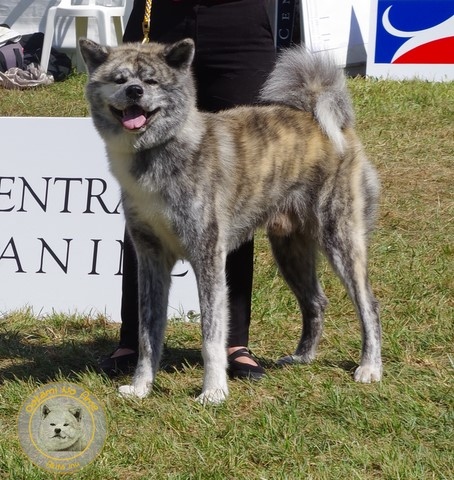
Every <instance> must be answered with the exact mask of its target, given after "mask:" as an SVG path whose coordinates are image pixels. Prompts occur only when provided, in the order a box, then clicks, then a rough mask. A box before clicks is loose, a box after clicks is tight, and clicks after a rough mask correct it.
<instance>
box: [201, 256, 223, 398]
mask: <svg viewBox="0 0 454 480" xmlns="http://www.w3.org/2000/svg"><path fill="white" fill-rule="evenodd" d="M225 258H226V255H225V253H224V252H220V251H219V250H216V249H213V251H212V252H205V255H203V258H201V259H200V260H199V261H197V262H195V263H197V265H195V266H194V268H195V271H196V274H197V281H198V287H199V299H200V310H201V317H202V337H203V339H202V340H203V345H202V356H203V362H204V377H203V387H202V393H201V394H200V395H199V397H198V401H199V402H200V403H202V404H219V403H222V402H223V401H224V400H225V399H226V398H227V395H228V387H227V372H226V370H227V352H226V343H227V329H228V321H229V318H228V316H229V315H228V294H227V282H226V278H225Z"/></svg>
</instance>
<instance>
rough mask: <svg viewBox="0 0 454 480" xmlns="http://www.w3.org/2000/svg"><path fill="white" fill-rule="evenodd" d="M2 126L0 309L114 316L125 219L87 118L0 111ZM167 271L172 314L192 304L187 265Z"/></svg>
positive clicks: (117, 310)
mask: <svg viewBox="0 0 454 480" xmlns="http://www.w3.org/2000/svg"><path fill="white" fill-rule="evenodd" d="M0 135H1V140H2V141H1V143H2V156H1V160H0V279H1V289H0V312H5V311H10V310H15V309H21V308H23V307H32V308H33V311H34V313H35V314H40V313H43V314H46V313H50V312H52V311H61V312H65V313H70V312H78V313H90V312H91V313H96V312H100V313H104V314H106V315H107V316H108V317H110V318H111V319H112V320H114V321H118V320H120V301H121V278H122V256H123V232H124V219H123V213H122V211H121V205H120V195H119V187H118V184H117V182H116V180H115V179H114V178H113V177H112V176H111V174H110V173H109V171H108V167H107V160H106V155H105V151H104V145H103V143H102V141H101V139H100V137H99V136H98V134H97V133H96V131H95V129H94V126H93V124H92V121H91V119H90V118H0ZM185 272H187V273H186V274H185V275H184V273H185ZM174 274H178V276H174V278H173V286H172V290H171V294H170V304H169V316H181V315H182V314H183V315H185V314H187V313H188V312H189V311H195V312H198V311H199V306H198V296H197V287H196V281H195V277H194V273H193V271H192V269H191V267H190V265H189V264H188V263H183V262H179V263H178V264H177V265H176V267H175V270H174ZM181 274H183V275H182V276H181Z"/></svg>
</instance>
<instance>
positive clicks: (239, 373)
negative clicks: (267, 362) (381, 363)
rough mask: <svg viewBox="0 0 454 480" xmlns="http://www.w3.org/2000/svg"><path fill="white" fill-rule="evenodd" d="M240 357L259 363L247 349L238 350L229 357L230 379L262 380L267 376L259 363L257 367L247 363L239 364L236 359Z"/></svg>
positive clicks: (228, 370)
mask: <svg viewBox="0 0 454 480" xmlns="http://www.w3.org/2000/svg"><path fill="white" fill-rule="evenodd" d="M239 357H248V358H250V359H251V360H254V362H257V360H256V359H255V358H254V357H253V356H252V355H251V352H250V351H249V350H248V349H247V348H240V349H239V350H236V351H235V352H233V353H231V354H230V355H229V356H228V357H227V361H228V369H227V372H228V374H229V377H230V378H241V379H247V380H260V379H262V378H263V377H264V376H265V369H264V368H263V367H262V366H261V365H259V363H258V362H257V365H249V364H247V363H242V362H238V361H237V360H236V359H237V358H239Z"/></svg>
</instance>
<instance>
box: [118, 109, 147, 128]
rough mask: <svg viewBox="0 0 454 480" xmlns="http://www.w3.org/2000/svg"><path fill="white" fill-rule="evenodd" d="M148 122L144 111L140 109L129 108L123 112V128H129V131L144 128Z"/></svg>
mask: <svg viewBox="0 0 454 480" xmlns="http://www.w3.org/2000/svg"><path fill="white" fill-rule="evenodd" d="M146 121H147V117H146V116H145V115H144V111H143V110H142V109H141V108H140V107H137V106H134V107H128V108H127V109H126V110H125V111H124V112H123V118H122V122H123V127H125V128H127V129H128V130H135V129H137V128H140V127H143V126H144V125H145V123H146Z"/></svg>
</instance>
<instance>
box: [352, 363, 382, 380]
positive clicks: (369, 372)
mask: <svg viewBox="0 0 454 480" xmlns="http://www.w3.org/2000/svg"><path fill="white" fill-rule="evenodd" d="M381 376H382V367H381V365H378V366H377V365H361V366H359V367H358V368H357V369H356V370H355V374H354V375H353V378H354V380H355V382H359V383H372V382H379V381H380V380H381Z"/></svg>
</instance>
